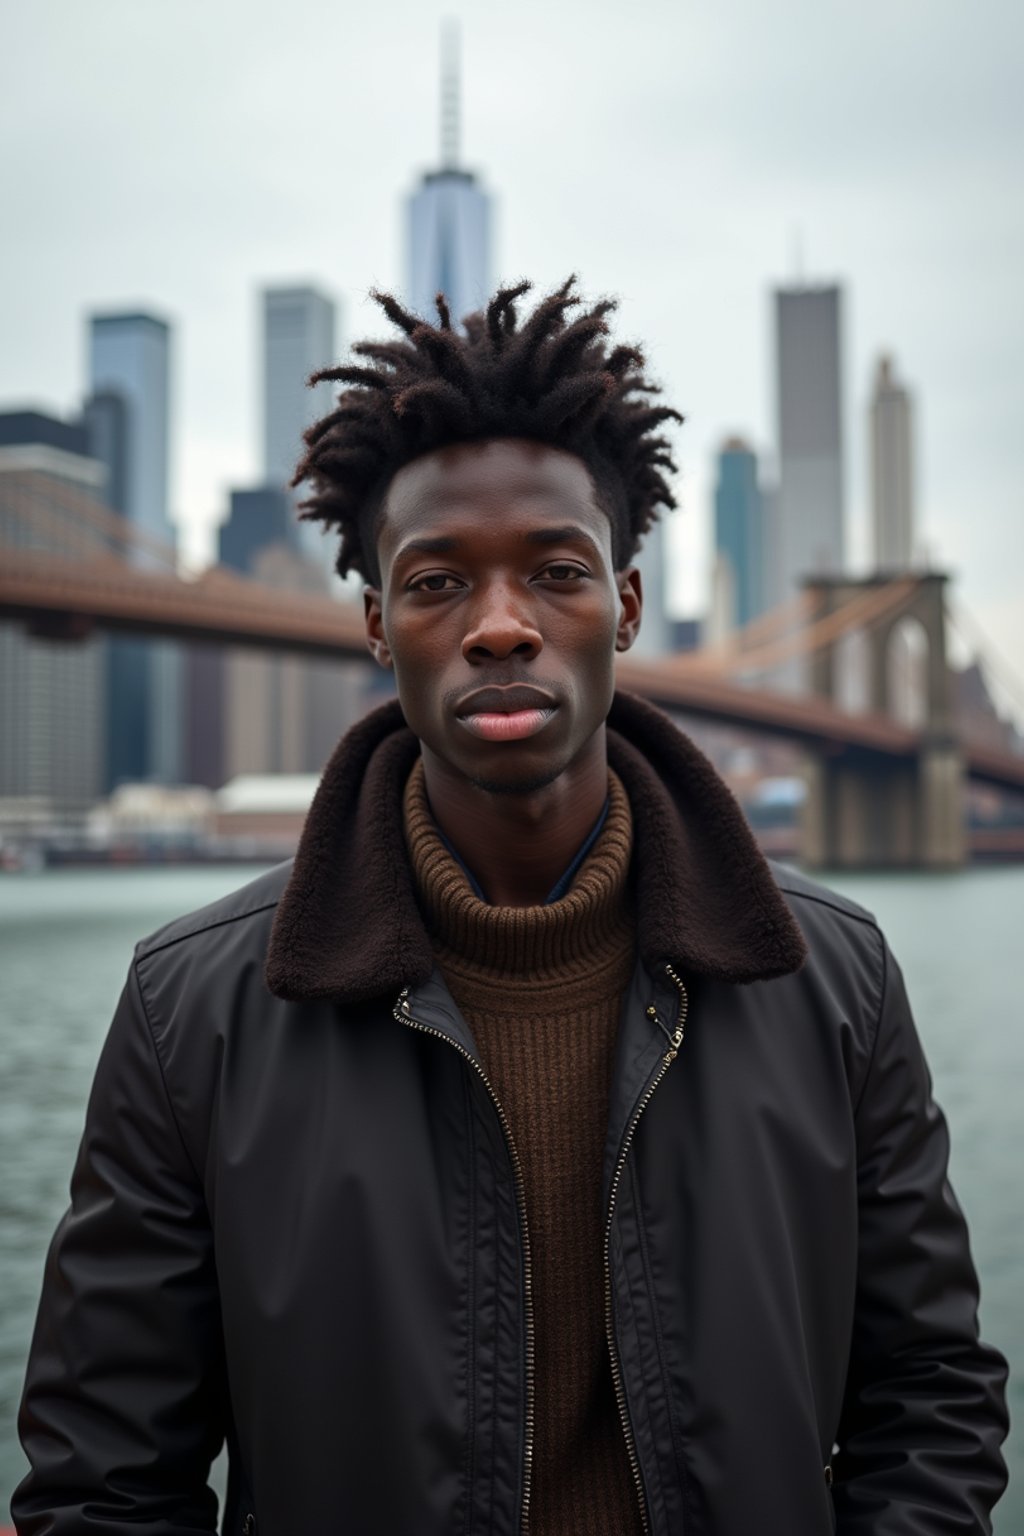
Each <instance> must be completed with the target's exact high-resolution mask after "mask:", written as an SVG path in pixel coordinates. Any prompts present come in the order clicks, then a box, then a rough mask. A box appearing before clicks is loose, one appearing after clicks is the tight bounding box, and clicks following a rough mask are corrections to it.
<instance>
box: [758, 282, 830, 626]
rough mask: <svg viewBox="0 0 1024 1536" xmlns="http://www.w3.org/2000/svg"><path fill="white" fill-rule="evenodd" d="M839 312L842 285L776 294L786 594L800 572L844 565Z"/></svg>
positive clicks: (780, 563)
mask: <svg viewBox="0 0 1024 1536" xmlns="http://www.w3.org/2000/svg"><path fill="white" fill-rule="evenodd" d="M841 310H842V292H841V290H840V288H839V287H838V286H831V287H820V288H806V287H801V288H784V289H780V290H778V291H777V292H776V294H775V338H776V407H777V419H778V447H779V481H780V484H779V509H778V512H779V515H778V523H777V526H778V539H779V549H778V551H777V556H778V560H777V570H778V574H779V581H780V586H781V592H780V594H779V595H780V597H781V598H782V599H783V600H785V599H786V598H788V597H790V596H792V594H793V593H794V592H795V591H796V590H797V589H798V587H799V584H800V579H801V577H803V576H809V575H812V574H814V573H818V574H823V573H831V574H838V573H839V572H840V571H841V570H842V569H843V564H844V558H845V550H844V530H843V434H842V385H841V368H842V360H841V336H840V326H841ZM773 553H776V552H773Z"/></svg>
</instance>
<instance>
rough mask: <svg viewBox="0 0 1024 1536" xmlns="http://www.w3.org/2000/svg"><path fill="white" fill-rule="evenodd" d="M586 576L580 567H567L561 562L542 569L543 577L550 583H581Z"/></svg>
mask: <svg viewBox="0 0 1024 1536" xmlns="http://www.w3.org/2000/svg"><path fill="white" fill-rule="evenodd" d="M586 574H587V573H586V571H585V570H584V569H583V567H582V566H579V565H567V564H565V563H564V562H563V561H559V562H558V564H556V565H548V566H545V567H544V575H545V576H547V577H549V578H550V579H551V580H552V581H583V580H584V579H585V577H586Z"/></svg>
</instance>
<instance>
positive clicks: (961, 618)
mask: <svg viewBox="0 0 1024 1536" xmlns="http://www.w3.org/2000/svg"><path fill="white" fill-rule="evenodd" d="M946 619H947V621H948V622H949V624H950V625H951V626H952V627H953V629H955V630H956V632H957V634H958V635H959V636H960V638H961V640H963V641H964V643H965V644H966V645H967V647H968V649H969V650H973V651H974V654H975V655H976V656H977V658H978V660H979V661H980V662H981V664H982V667H983V669H984V670H985V671H986V672H988V673H989V675H990V676H991V677H992V678H994V679H995V681H996V682H997V683H998V685H999V687H1000V688H1002V689H1003V691H1004V692H1005V693H1008V694H1009V695H1010V697H1011V698H1012V699H1013V701H1014V703H1015V704H1016V705H1017V706H1018V708H1020V709H1021V710H1024V681H1022V680H1021V678H1020V677H1019V676H1018V675H1017V673H1016V672H1014V670H1013V668H1012V666H1011V664H1010V662H1009V661H1007V659H1006V657H1005V656H1004V655H1003V654H1002V652H1001V651H1000V650H999V649H998V647H997V646H996V645H995V644H994V643H993V641H992V640H991V639H990V637H989V636H988V635H987V634H986V633H985V631H984V630H983V629H982V627H981V625H980V624H979V623H978V620H977V619H976V618H975V617H974V615H973V614H972V613H971V611H970V609H969V608H967V607H966V606H965V605H964V603H963V602H962V601H961V602H957V603H956V604H955V605H954V604H953V603H952V602H947V603H946Z"/></svg>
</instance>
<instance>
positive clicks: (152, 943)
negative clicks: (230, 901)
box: [136, 896, 280, 964]
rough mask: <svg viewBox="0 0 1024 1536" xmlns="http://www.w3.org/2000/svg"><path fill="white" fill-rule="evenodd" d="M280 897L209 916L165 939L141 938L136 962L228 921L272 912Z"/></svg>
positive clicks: (210, 931) (221, 925) (225, 925)
mask: <svg viewBox="0 0 1024 1536" xmlns="http://www.w3.org/2000/svg"><path fill="white" fill-rule="evenodd" d="M279 900H280V898H279V897H277V896H275V897H274V899H273V901H265V902H262V903H261V904H260V906H258V907H248V908H247V909H246V910H245V911H244V912H232V913H230V914H229V915H228V916H227V917H218V918H211V919H210V921H209V922H205V923H199V924H198V925H197V926H196V927H195V928H189V929H187V930H186V932H184V933H175V934H170V935H168V937H167V938H165V939H155V938H154V939H143V941H142V943H141V944H140V945H139V947H138V951H137V954H136V962H137V963H139V964H141V963H142V961H144V960H149V959H150V958H151V957H152V956H153V955H158V954H160V953H161V951H162V950H165V949H173V948H174V946H175V944H184V943H185V942H186V941H187V940H188V939H197V938H199V936H200V935H201V934H204V933H213V932H214V930H215V929H217V928H226V927H228V925H229V924H230V923H241V922H244V921H245V919H246V918H247V917H258V916H259V915H260V913H261V912H272V911H273V909H274V908H275V907H276V906H277V904H278V902H279Z"/></svg>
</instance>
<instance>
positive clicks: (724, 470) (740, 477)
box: [715, 437, 765, 630]
mask: <svg viewBox="0 0 1024 1536" xmlns="http://www.w3.org/2000/svg"><path fill="white" fill-rule="evenodd" d="M715 560H716V563H720V564H721V565H722V566H723V567H725V568H726V569H727V572H728V576H727V578H725V577H719V578H718V579H717V580H716V589H718V588H720V589H721V592H722V596H721V601H722V602H723V603H727V604H728V611H727V612H724V613H721V614H720V615H719V616H718V625H719V626H720V627H721V628H723V629H724V630H733V629H741V628H742V627H743V625H744V624H749V623H750V621H751V619H756V618H757V616H758V614H760V613H762V612H763V611H764V608H765V579H764V577H765V551H764V507H763V501H762V496H761V486H760V483H759V480H758V465H757V455H756V453H755V452H754V451H753V449H752V448H751V447H749V445H748V444H747V443H746V442H745V441H744V440H743V438H741V437H730V438H728V439H727V440H726V442H725V443H724V444H723V446H722V449H721V451H720V453H719V455H718V463H717V476H716V483H715Z"/></svg>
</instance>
